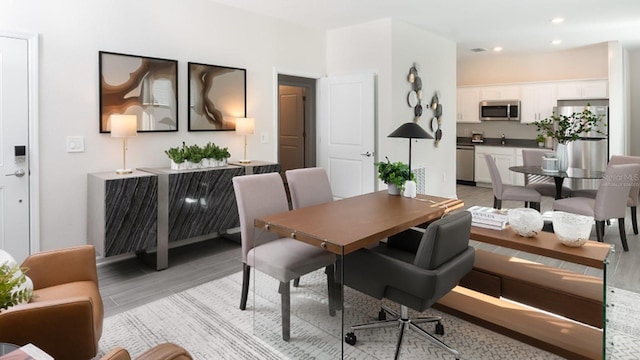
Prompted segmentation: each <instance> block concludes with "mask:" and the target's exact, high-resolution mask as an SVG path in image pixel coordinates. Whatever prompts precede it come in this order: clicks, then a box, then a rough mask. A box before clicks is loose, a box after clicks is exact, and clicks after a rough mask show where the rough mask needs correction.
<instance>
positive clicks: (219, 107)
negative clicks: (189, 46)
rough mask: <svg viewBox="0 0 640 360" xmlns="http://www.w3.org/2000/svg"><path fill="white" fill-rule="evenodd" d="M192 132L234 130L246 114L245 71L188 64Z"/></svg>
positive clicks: (190, 127)
mask: <svg viewBox="0 0 640 360" xmlns="http://www.w3.org/2000/svg"><path fill="white" fill-rule="evenodd" d="M188 72H189V131H225V130H235V128H236V119H237V118H241V117H245V116H246V113H247V105H246V104H247V102H246V98H247V91H246V88H247V86H246V84H247V82H246V78H247V77H246V70H245V69H239V68H232V67H226V66H217V65H205V64H197V63H192V62H190V63H189V70H188Z"/></svg>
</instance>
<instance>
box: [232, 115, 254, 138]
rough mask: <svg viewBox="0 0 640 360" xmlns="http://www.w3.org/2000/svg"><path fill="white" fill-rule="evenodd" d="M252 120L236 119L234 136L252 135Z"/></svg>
mask: <svg viewBox="0 0 640 360" xmlns="http://www.w3.org/2000/svg"><path fill="white" fill-rule="evenodd" d="M254 128H255V126H254V121H253V118H237V119H236V134H238V135H252V134H253V131H254Z"/></svg>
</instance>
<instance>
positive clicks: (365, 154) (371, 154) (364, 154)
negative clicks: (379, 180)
mask: <svg viewBox="0 0 640 360" xmlns="http://www.w3.org/2000/svg"><path fill="white" fill-rule="evenodd" d="M360 155H362V156H366V157H371V156H373V153H372V152H368V151H367V152H366V153H360Z"/></svg>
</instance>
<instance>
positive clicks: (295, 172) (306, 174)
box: [285, 167, 340, 309]
mask: <svg viewBox="0 0 640 360" xmlns="http://www.w3.org/2000/svg"><path fill="white" fill-rule="evenodd" d="M285 177H286V178H287V184H288V185H289V195H290V197H291V207H292V208H293V210H295V209H300V208H303V207H307V206H313V205H318V204H323V203H327V202H330V201H333V193H332V192H331V184H330V183H329V176H327V172H326V171H325V170H324V169H323V168H321V167H313V168H301V169H292V170H287V171H286V172H285ZM338 275H339V274H338ZM293 286H295V287H298V286H300V278H297V279H295V280H294V281H293ZM336 305H338V304H336ZM338 309H340V306H339V305H338Z"/></svg>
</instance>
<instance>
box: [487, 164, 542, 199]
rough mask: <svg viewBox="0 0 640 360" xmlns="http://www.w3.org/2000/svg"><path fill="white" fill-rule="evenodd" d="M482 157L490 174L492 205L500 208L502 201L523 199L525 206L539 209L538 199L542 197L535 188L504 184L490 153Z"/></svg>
mask: <svg viewBox="0 0 640 360" xmlns="http://www.w3.org/2000/svg"><path fill="white" fill-rule="evenodd" d="M484 159H485V160H486V162H487V166H488V167H489V175H490V176H491V185H492V187H493V207H494V208H496V209H500V208H501V207H502V201H503V200H507V201H524V203H525V206H527V207H531V208H533V209H536V210H538V211H540V201H541V199H542V197H541V196H540V193H539V192H537V191H536V190H533V189H529V188H527V187H524V186H519V185H504V184H503V183H502V177H500V172H499V171H498V166H496V161H495V160H494V159H493V156H491V155H490V154H485V155H484Z"/></svg>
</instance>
